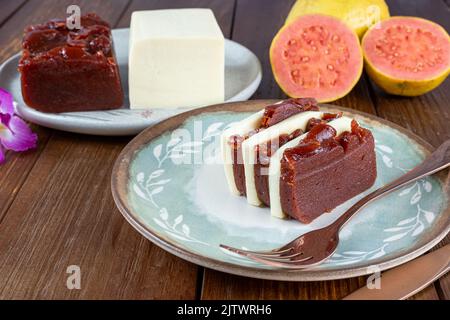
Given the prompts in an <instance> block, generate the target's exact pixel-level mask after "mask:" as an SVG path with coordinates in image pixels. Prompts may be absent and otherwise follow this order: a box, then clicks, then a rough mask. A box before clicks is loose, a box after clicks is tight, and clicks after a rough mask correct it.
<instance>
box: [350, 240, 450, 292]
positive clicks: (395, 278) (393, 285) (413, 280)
mask: <svg viewBox="0 0 450 320" xmlns="http://www.w3.org/2000/svg"><path fill="white" fill-rule="evenodd" d="M448 271H450V245H446V246H444V247H442V248H440V249H437V250H435V251H433V252H431V253H428V254H426V255H423V256H421V257H420V258H417V259H414V260H412V261H410V262H407V263H405V264H403V265H401V266H399V267H396V268H394V269H391V270H388V271H385V272H383V273H382V274H381V289H369V288H368V287H367V286H366V287H362V288H361V289H358V290H356V291H355V292H353V293H351V294H350V295H348V296H346V297H345V298H344V300H404V299H407V298H409V297H410V296H412V295H414V294H416V293H417V292H419V291H421V290H422V289H424V288H426V287H427V286H428V285H429V284H431V283H433V282H434V281H435V280H437V279H439V278H440V277H442V276H443V275H444V274H446V273H447V272H448Z"/></svg>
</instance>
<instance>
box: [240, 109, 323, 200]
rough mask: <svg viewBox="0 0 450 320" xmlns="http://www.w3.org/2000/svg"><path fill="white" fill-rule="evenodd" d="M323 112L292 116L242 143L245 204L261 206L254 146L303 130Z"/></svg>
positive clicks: (302, 113) (308, 112)
mask: <svg viewBox="0 0 450 320" xmlns="http://www.w3.org/2000/svg"><path fill="white" fill-rule="evenodd" d="M322 115H323V112H319V111H305V112H301V113H298V114H296V115H293V116H291V117H289V118H287V119H286V120H284V121H282V122H280V123H277V124H275V125H273V126H270V127H269V128H267V129H265V130H262V131H261V132H258V133H257V134H255V135H253V136H251V137H250V138H248V139H247V140H245V141H244V142H243V143H242V157H243V159H244V171H245V187H246V196H247V202H248V203H249V204H251V205H254V206H259V205H261V201H260V200H259V198H258V194H257V192H256V186H255V174H254V172H255V171H254V170H255V169H254V165H255V164H256V152H255V148H256V146H258V145H260V144H263V143H266V142H267V141H270V140H272V139H276V138H278V137H279V136H280V135H282V134H291V133H292V132H294V131H295V130H297V129H301V130H303V131H304V130H305V129H306V125H307V124H308V121H309V119H311V118H322Z"/></svg>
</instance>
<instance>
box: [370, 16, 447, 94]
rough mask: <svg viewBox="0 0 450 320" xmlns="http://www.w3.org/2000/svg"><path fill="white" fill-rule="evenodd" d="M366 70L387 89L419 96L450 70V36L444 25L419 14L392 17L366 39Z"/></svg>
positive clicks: (439, 81) (373, 29) (437, 82)
mask: <svg viewBox="0 0 450 320" xmlns="http://www.w3.org/2000/svg"><path fill="white" fill-rule="evenodd" d="M362 48H363V53H364V61H365V65H366V71H367V73H368V75H369V76H370V78H371V79H372V80H373V81H374V82H375V83H376V84H377V85H378V86H379V87H381V88H382V89H384V90H385V91H386V92H388V93H391V94H395V95H401V96H418V95H421V94H424V93H426V92H428V91H430V90H432V89H434V88H436V87H437V86H438V85H440V84H441V83H442V82H443V81H444V80H445V79H446V78H447V76H448V75H449V73H450V38H449V35H448V34H447V32H446V31H445V29H444V28H442V27H441V26H440V25H438V24H436V23H434V22H432V21H429V20H425V19H421V18H416V17H392V18H389V19H387V20H384V21H382V22H381V23H380V24H379V25H375V26H373V27H372V28H370V29H369V30H368V31H367V32H366V34H365V35H364V37H363V39H362Z"/></svg>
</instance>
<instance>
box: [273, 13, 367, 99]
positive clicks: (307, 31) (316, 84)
mask: <svg viewBox="0 0 450 320" xmlns="http://www.w3.org/2000/svg"><path fill="white" fill-rule="evenodd" d="M271 63H272V69H273V71H274V74H275V77H276V79H277V82H278V83H279V85H280V86H281V87H282V89H283V90H284V91H285V92H286V93H287V94H288V95H290V96H292V97H314V98H316V99H317V100H319V101H331V100H334V99H337V98H339V97H341V96H343V95H344V94H346V93H347V92H348V91H350V90H351V88H352V87H353V86H354V85H355V84H356V82H357V80H358V78H359V77H360V75H361V70H362V64H363V58H362V53H361V49H360V45H359V41H358V38H357V37H356V35H355V34H354V32H353V31H352V30H351V29H350V28H349V27H347V26H346V25H345V24H344V23H342V22H341V21H339V20H338V19H336V18H333V17H329V16H324V15H318V14H314V15H305V16H301V17H299V18H297V19H296V20H295V21H294V22H292V23H290V24H289V25H288V26H287V27H284V28H283V30H282V31H281V32H280V33H279V34H278V35H277V37H276V39H275V41H274V43H273V44H272V47H271Z"/></svg>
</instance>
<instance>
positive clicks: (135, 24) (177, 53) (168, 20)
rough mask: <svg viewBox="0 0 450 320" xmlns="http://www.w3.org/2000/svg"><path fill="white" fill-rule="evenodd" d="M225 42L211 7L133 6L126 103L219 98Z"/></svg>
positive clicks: (176, 103) (171, 104)
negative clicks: (127, 97)
mask: <svg viewBox="0 0 450 320" xmlns="http://www.w3.org/2000/svg"><path fill="white" fill-rule="evenodd" d="M224 44H225V40H224V37H223V34H222V31H221V30H220V27H219V25H218V24H217V21H216V19H215V18H214V14H213V12H212V11H211V10H210V9H170V10H150V11H136V12H133V14H132V16H131V24H130V45H129V75H128V76H129V95H130V108H132V109H133V108H180V107H198V106H204V105H209V104H215V103H221V102H223V101H224V92H225V88H224V87H225V85H224V74H225V52H224Z"/></svg>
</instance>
